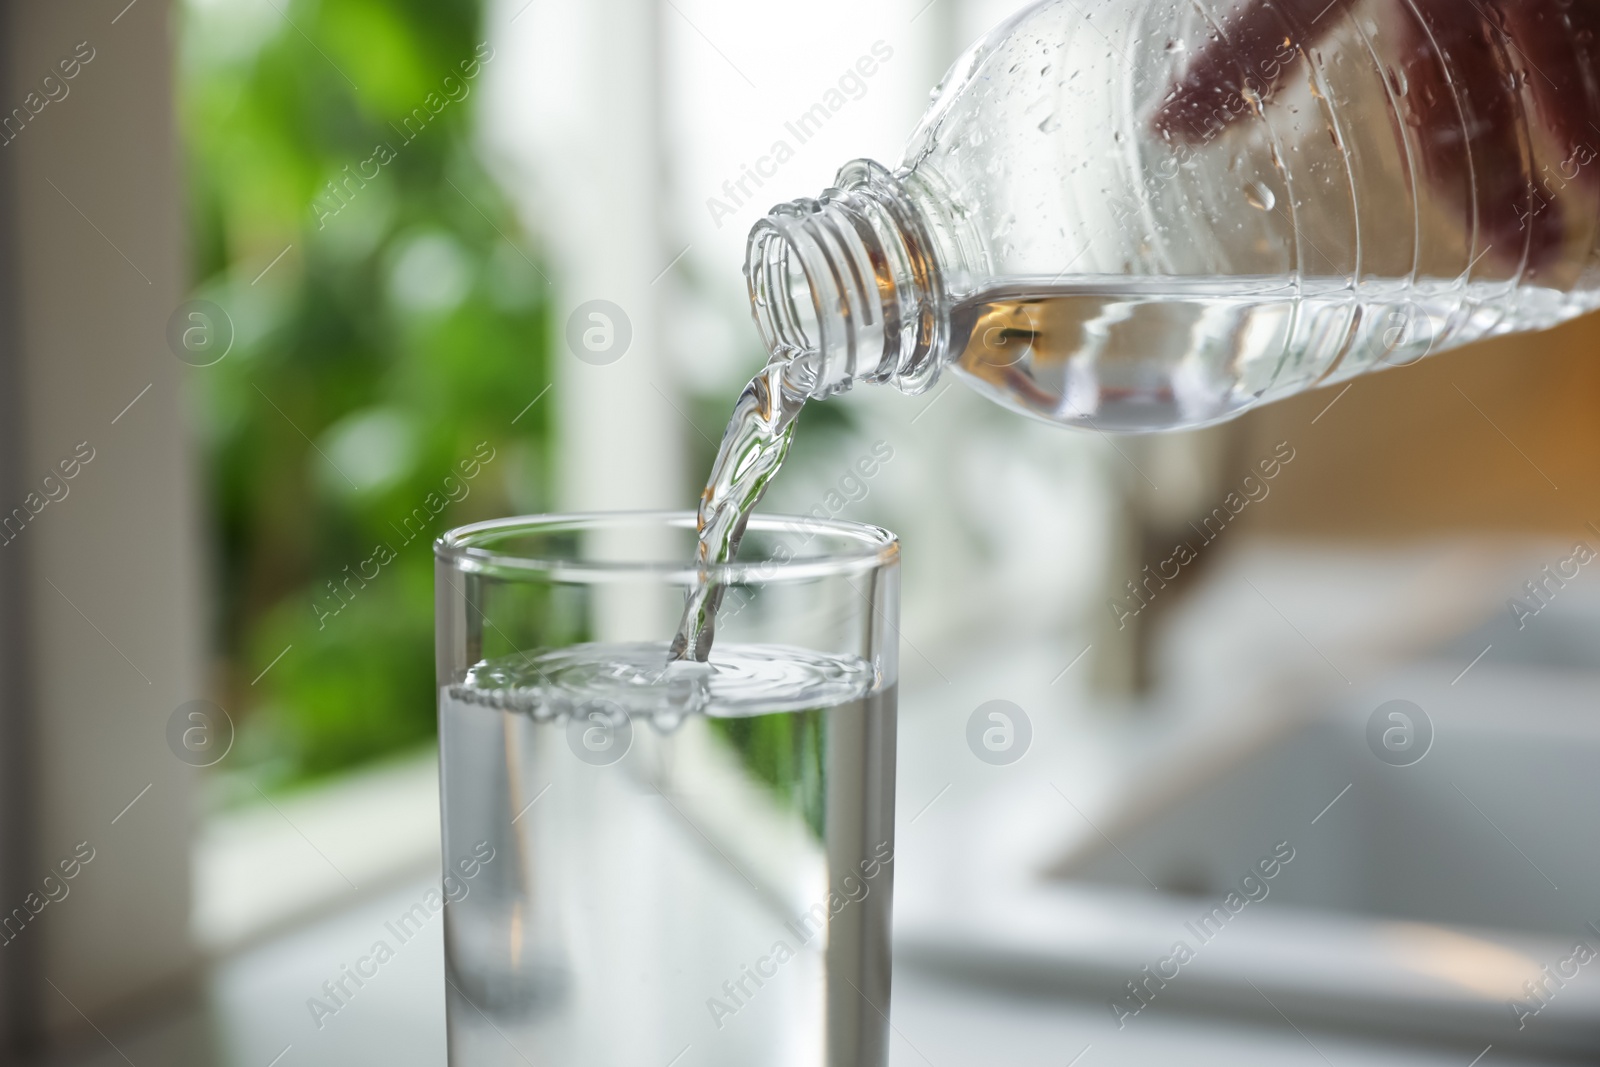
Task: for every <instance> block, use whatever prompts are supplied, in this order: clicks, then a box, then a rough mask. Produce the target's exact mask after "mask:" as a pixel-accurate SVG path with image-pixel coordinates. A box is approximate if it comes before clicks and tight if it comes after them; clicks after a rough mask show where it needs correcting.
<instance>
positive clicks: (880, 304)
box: [745, 160, 949, 398]
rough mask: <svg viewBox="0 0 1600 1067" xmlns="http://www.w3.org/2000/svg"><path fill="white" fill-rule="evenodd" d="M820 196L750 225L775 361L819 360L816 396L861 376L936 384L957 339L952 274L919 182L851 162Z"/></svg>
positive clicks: (813, 366)
mask: <svg viewBox="0 0 1600 1067" xmlns="http://www.w3.org/2000/svg"><path fill="white" fill-rule="evenodd" d="M835 181H836V187H835V188H832V189H829V190H827V191H826V192H824V193H823V195H822V198H821V199H820V200H796V201H794V202H793V203H790V204H782V205H780V206H778V207H776V208H774V209H773V210H772V213H771V214H769V215H768V216H767V217H766V218H764V219H762V220H761V221H760V222H758V223H756V225H755V228H754V229H753V230H752V231H751V232H750V243H749V249H748V254H747V256H746V259H745V280H746V281H747V282H748V284H749V287H750V302H751V307H752V309H753V312H754V315H755V320H756V326H757V327H758V328H759V329H760V331H761V338H762V340H763V341H764V342H766V345H767V350H768V351H769V352H770V353H772V355H773V356H774V357H778V358H788V359H791V360H794V361H795V362H797V363H803V364H807V365H808V366H807V367H806V370H807V371H808V373H806V374H804V375H803V377H804V379H805V386H804V388H805V389H806V390H807V391H808V393H809V395H810V396H811V397H812V398H820V397H824V396H829V395H831V394H834V393H842V392H844V391H846V390H848V389H849V388H850V387H851V386H852V385H854V384H855V383H857V382H874V383H882V382H887V383H891V384H893V385H894V386H895V387H896V388H898V389H900V390H901V391H902V392H905V393H919V392H922V391H923V390H925V389H927V388H928V387H929V386H930V385H931V384H932V383H933V381H934V378H935V377H936V376H937V374H938V370H939V366H940V364H941V363H942V362H943V361H944V358H945V354H946V351H947V349H948V347H949V344H948V342H949V315H948V311H949V308H948V306H947V303H948V302H947V299H946V295H945V286H944V277H945V275H944V272H943V270H942V269H941V265H940V262H939V255H938V252H937V250H936V248H935V246H934V241H933V228H932V227H931V226H930V224H929V216H928V213H927V212H926V211H925V210H924V208H923V206H922V205H921V204H919V200H920V199H923V198H921V197H918V196H916V195H914V191H913V190H912V188H911V187H910V185H909V183H908V182H906V181H903V180H902V179H901V178H897V177H896V176H895V175H893V174H891V173H890V172H889V171H888V170H887V169H886V168H884V167H883V166H882V165H880V164H878V163H874V162H872V161H870V160H857V161H856V162H854V163H850V164H847V165H846V166H845V167H844V168H843V169H842V170H841V171H840V172H839V175H838V177H837V178H836V179H835Z"/></svg>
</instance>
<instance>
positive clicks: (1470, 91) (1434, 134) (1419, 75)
mask: <svg viewBox="0 0 1600 1067" xmlns="http://www.w3.org/2000/svg"><path fill="white" fill-rule="evenodd" d="M1514 2H1519V3H1526V2H1528V0H1514ZM1412 10H1413V11H1414V12H1415V15H1416V18H1414V19H1407V25H1406V28H1405V30H1404V31H1403V32H1404V40H1405V43H1404V45H1403V48H1404V53H1405V54H1404V55H1403V57H1402V66H1403V68H1404V69H1406V70H1408V71H1411V72H1413V74H1414V77H1413V78H1412V86H1413V88H1412V91H1411V92H1409V93H1408V94H1407V95H1406V97H1405V100H1406V106H1405V110H1406V118H1407V122H1408V124H1409V125H1410V126H1411V127H1412V135H1413V138H1414V140H1415V143H1416V144H1417V145H1418V148H1419V150H1420V154H1421V156H1422V164H1423V170H1424V173H1425V174H1426V176H1427V178H1428V180H1429V183H1430V185H1431V186H1432V188H1433V191H1434V194H1435V197H1436V198H1437V199H1438V200H1440V201H1442V202H1443V203H1445V204H1446V205H1447V206H1449V207H1451V208H1453V209H1454V211H1456V212H1457V213H1458V214H1459V215H1460V217H1461V220H1462V224H1463V225H1464V226H1465V227H1466V228H1467V231H1468V233H1469V235H1471V237H1472V238H1473V247H1472V250H1471V253H1470V254H1471V255H1472V256H1473V257H1477V256H1478V255H1480V254H1481V253H1484V252H1492V254H1493V255H1494V257H1495V259H1496V260H1498V261H1499V262H1502V263H1513V264H1515V263H1519V262H1523V260H1524V256H1526V263H1527V266H1528V268H1529V269H1531V270H1537V269H1538V268H1539V267H1540V266H1542V265H1545V264H1547V263H1549V262H1550V261H1551V259H1552V258H1554V257H1555V256H1557V255H1558V254H1559V253H1560V250H1561V244H1562V236H1563V225H1562V221H1563V219H1562V216H1563V212H1562V210H1561V206H1560V205H1559V204H1556V203H1552V202H1547V201H1544V200H1542V199H1539V198H1536V197H1535V195H1534V189H1533V180H1532V174H1531V163H1532V161H1531V158H1530V152H1529V147H1528V143H1527V140H1526V132H1527V131H1526V126H1525V124H1524V122H1523V116H1522V114H1521V110H1520V108H1519V96H1518V94H1517V93H1516V92H1515V91H1514V90H1513V89H1512V88H1511V86H1513V85H1515V84H1516V70H1517V66H1518V64H1517V58H1516V57H1515V55H1514V54H1513V53H1512V51H1511V50H1510V48H1509V46H1508V44H1507V39H1508V34H1507V29H1506V27H1505V26H1504V25H1503V20H1504V13H1503V11H1501V10H1500V9H1498V8H1492V7H1484V6H1481V5H1480V4H1476V3H1475V4H1473V5H1471V6H1470V7H1469V8H1467V9H1466V10H1463V7H1462V4H1461V3H1460V0H1412Z"/></svg>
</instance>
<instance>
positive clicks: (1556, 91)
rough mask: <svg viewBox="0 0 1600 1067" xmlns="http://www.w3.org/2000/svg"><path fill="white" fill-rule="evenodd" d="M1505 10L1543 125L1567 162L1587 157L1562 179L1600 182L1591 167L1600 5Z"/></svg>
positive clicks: (1527, 1) (1598, 107)
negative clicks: (1554, 139)
mask: <svg viewBox="0 0 1600 1067" xmlns="http://www.w3.org/2000/svg"><path fill="white" fill-rule="evenodd" d="M1505 7H1506V11H1505V14H1506V23H1507V29H1508V30H1509V32H1510V35H1511V40H1512V42H1513V44H1514V45H1515V46H1516V48H1517V51H1518V52H1520V53H1521V56H1522V59H1523V61H1524V65H1525V67H1526V68H1527V78H1528V84H1529V85H1530V86H1531V88H1532V90H1533V96H1534V99H1535V101H1536V103H1537V117H1538V120H1539V124H1540V126H1541V127H1542V128H1543V129H1545V130H1548V131H1549V132H1550V133H1551V134H1552V135H1553V136H1554V137H1555V138H1556V143H1557V144H1558V145H1559V146H1560V150H1561V159H1562V161H1563V162H1564V163H1565V162H1567V161H1572V160H1576V159H1579V158H1583V157H1586V161H1585V162H1584V163H1583V164H1582V165H1581V166H1579V167H1575V168H1574V171H1575V172H1574V173H1571V174H1567V173H1563V175H1562V178H1563V179H1564V180H1566V181H1575V180H1581V181H1583V182H1585V183H1586V184H1588V185H1590V186H1593V185H1595V184H1597V183H1600V167H1592V166H1588V165H1587V163H1588V162H1592V161H1593V160H1594V158H1595V147H1594V146H1595V143H1596V139H1597V138H1600V130H1597V129H1596V128H1595V124H1596V123H1600V84H1597V79H1600V3H1593V2H1590V3H1570V4H1568V3H1560V2H1558V0H1523V2H1521V3H1512V4H1507V5H1505Z"/></svg>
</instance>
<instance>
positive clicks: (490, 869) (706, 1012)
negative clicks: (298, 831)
mask: <svg viewBox="0 0 1600 1067" xmlns="http://www.w3.org/2000/svg"><path fill="white" fill-rule="evenodd" d="M694 538H695V519H694V515H693V514H689V513H682V514H678V513H672V514H623V515H587V516H539V517H534V518H523V519H510V520H504V521H499V522H492V523H484V524H480V525H477V526H469V527H465V528H463V529H460V530H456V531H453V532H451V533H449V534H447V535H445V536H444V537H443V538H441V539H440V541H439V542H438V544H437V546H436V550H435V554H436V561H437V562H436V576H437V587H436V592H437V596H436V604H437V639H438V640H437V656H438V679H439V742H440V762H441V772H442V773H441V785H440V789H441V803H442V807H443V818H444V866H445V883H444V890H445V896H446V898H447V900H448V903H447V905H446V907H445V957H446V971H445V977H446V981H447V988H446V996H447V998H448V1013H449V1039H450V1063H451V1064H452V1065H454V1067H489V1065H499V1064H527V1063H538V1064H584V1065H586V1067H611V1065H615V1067H633V1065H638V1067H668V1065H669V1064H671V1065H673V1067H701V1065H704V1067H714V1065H719V1064H727V1065H738V1067H767V1065H779V1064H784V1065H790V1064H792V1065H794V1067H881V1065H883V1064H885V1063H886V1062H887V1058H888V1057H887V1052H888V1033H889V1026H888V1010H889V974H890V962H889V947H890V946H889V934H890V930H889V921H890V902H891V898H892V877H893V861H894V767H895V694H896V681H897V678H898V673H897V655H896V653H897V640H898V617H897V616H898V612H899V545H898V543H897V542H896V540H895V538H894V536H893V535H892V534H890V533H888V532H887V531H884V530H881V529H877V528H875V527H870V526H861V525H856V524H851V523H841V522H829V521H819V520H816V519H791V518H774V517H757V518H754V519H752V520H751V521H750V525H749V529H748V532H747V534H746V536H745V538H744V540H743V543H742V544H741V546H740V552H739V555H738V558H737V559H736V560H735V561H734V562H731V563H729V564H725V565H722V566H719V567H715V568H713V569H711V570H710V571H709V572H704V573H703V572H701V571H698V570H697V569H696V567H695V565H694V562H693V561H694V558H695V554H694V544H695V540H694ZM707 579H709V580H711V581H714V582H717V583H719V584H720V585H722V586H724V597H723V600H722V608H721V612H720V614H719V625H718V630H717V642H716V646H715V648H714V649H713V652H712V655H711V660H710V663H709V664H708V665H704V664H692V663H682V664H674V665H672V666H671V667H670V668H669V665H668V662H667V648H668V644H669V642H670V639H671V638H672V636H673V633H674V631H675V629H676V626H677V623H678V620H679V614H680V613H681V611H682V609H683V603H684V595H685V593H686V592H687V591H688V590H689V589H690V588H691V587H692V586H693V584H694V583H696V582H698V581H702V580H707Z"/></svg>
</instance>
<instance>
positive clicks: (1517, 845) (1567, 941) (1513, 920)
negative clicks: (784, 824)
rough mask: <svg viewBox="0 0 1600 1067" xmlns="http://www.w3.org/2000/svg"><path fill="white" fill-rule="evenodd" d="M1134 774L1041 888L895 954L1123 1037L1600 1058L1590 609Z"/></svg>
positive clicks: (1501, 631)
mask: <svg viewBox="0 0 1600 1067" xmlns="http://www.w3.org/2000/svg"><path fill="white" fill-rule="evenodd" d="M1469 663H1470V666H1469ZM1463 668H1466V669H1465V670H1464V669H1463ZM1397 702H1398V703H1397ZM1396 715H1398V716H1400V717H1399V718H1396V717H1395V716H1396ZM1374 719H1376V720H1377V721H1376V723H1374ZM1139 777H1140V785H1141V788H1140V789H1138V790H1130V793H1137V794H1138V797H1139V799H1137V800H1129V801H1127V802H1126V803H1124V804H1123V805H1122V806H1121V808H1120V809H1118V810H1116V811H1115V812H1114V813H1113V814H1112V815H1111V816H1109V817H1104V818H1098V819H1096V822H1095V833H1094V834H1093V835H1091V836H1089V837H1087V838H1086V839H1085V840H1083V841H1081V842H1080V843H1078V844H1077V845H1076V846H1074V847H1073V848H1071V849H1070V850H1068V851H1067V852H1066V854H1065V855H1060V856H1059V857H1058V858H1057V859H1055V860H1054V861H1052V862H1051V863H1049V864H1047V865H1045V867H1044V868H1043V869H1040V870H1037V871H1034V872H1031V876H1030V877H1027V878H1015V879H1009V880H1008V879H1003V878H1002V879H995V880H993V885H992V886H991V887H990V889H988V890H987V891H986V892H987V893H988V896H987V898H986V899H983V900H980V901H977V902H975V903H974V904H972V905H971V906H967V907H964V908H962V909H960V914H952V913H949V912H946V913H943V914H939V915H916V914H911V915H907V916H905V917H904V918H903V920H902V921H901V923H900V925H899V927H898V929H897V941H896V951H897V960H900V961H904V962H906V963H907V964H909V965H912V966H922V967H932V968H936V969H938V970H941V971H945V972H948V973H952V974H957V975H965V976H967V977H970V978H974V979H978V980H981V981H983V982H985V983H989V984H995V983H998V984H1001V985H1006V986H1013V987H1016V988H1018V989H1021V990H1032V991H1036V992H1040V993H1055V992H1066V993H1070V994H1072V995H1074V996H1080V997H1089V998H1093V999H1098V1000H1102V1001H1103V1002H1104V1003H1105V1006H1106V1011H1107V1013H1108V1018H1114V1019H1115V1020H1116V1023H1117V1025H1118V1026H1119V1027H1129V1026H1137V1025H1140V1023H1141V1022H1142V1021H1143V1020H1144V1019H1146V1018H1148V1015H1149V1014H1150V1013H1159V1012H1165V1011H1169V1010H1188V1011H1205V1012H1212V1013H1218V1012H1220V1013H1231V1014H1236V1015H1244V1016H1259V1017H1265V1018H1270V1019H1273V1020H1277V1021H1279V1023H1280V1024H1281V1022H1282V1021H1283V1020H1289V1021H1291V1022H1292V1023H1293V1024H1294V1025H1296V1026H1303V1027H1321V1028H1333V1029H1340V1030H1345V1029H1355V1028H1360V1029H1363V1030H1368V1031H1380V1032H1389V1033H1398V1034H1403V1035H1408V1036H1414V1037H1418V1038H1423V1039H1428V1040H1441V1039H1442V1040H1449V1041H1456V1042H1460V1043H1462V1044H1464V1045H1471V1046H1474V1047H1476V1048H1483V1047H1484V1046H1486V1045H1488V1044H1493V1045H1494V1046H1495V1047H1496V1048H1497V1049H1515V1048H1519V1047H1520V1048H1527V1049H1530V1050H1531V1049H1540V1050H1543V1051H1561V1052H1566V1053H1570V1054H1573V1055H1577V1056H1582V1057H1587V1058H1589V1059H1590V1060H1592V1059H1593V1057H1594V1056H1595V1054H1596V1053H1600V617H1595V616H1589V615H1584V614H1581V613H1576V612H1572V613H1568V614H1565V615H1562V614H1558V613H1557V612H1556V611H1555V608H1554V606H1552V608H1551V609H1549V610H1548V611H1547V612H1545V613H1541V615H1540V616H1539V617H1538V618H1535V619H1531V620H1527V626H1526V627H1524V628H1520V629H1519V628H1518V627H1517V625H1516V620H1515V619H1514V618H1513V617H1512V616H1511V613H1510V612H1509V611H1507V612H1504V613H1503V615H1501V616H1499V617H1497V618H1496V619H1495V620H1494V621H1493V622H1492V623H1490V624H1489V625H1488V626H1486V627H1483V628H1481V629H1479V630H1475V631H1473V632H1471V633H1468V634H1464V635H1462V636H1461V637H1460V638H1458V639H1456V640H1454V641H1452V642H1450V643H1449V644H1448V645H1447V646H1446V647H1444V648H1441V649H1439V650H1438V651H1437V652H1436V653H1435V654H1433V655H1431V656H1428V657H1425V658H1424V659H1423V660H1422V661H1420V662H1416V663H1413V664H1411V665H1408V666H1405V667H1403V668H1401V669H1398V670H1394V671H1392V672H1389V673H1387V674H1385V675H1384V676H1383V677H1382V680H1381V681H1380V682H1378V683H1376V684H1371V685H1366V684H1362V685H1356V686H1352V687H1351V690H1350V692H1349V694H1348V698H1345V699H1338V700H1335V701H1332V702H1330V703H1327V704H1326V705H1325V706H1321V707H1317V708H1313V709H1310V710H1309V711H1306V712H1303V713H1300V712H1297V713H1285V714H1284V715H1283V716H1281V717H1279V718H1277V719H1276V720H1275V721H1274V722H1273V723H1272V725H1271V726H1269V727H1266V728H1263V729H1262V730H1261V731H1259V732H1257V733H1256V734H1255V735H1254V736H1251V737H1249V738H1247V739H1245V740H1244V741H1242V742H1241V743H1239V744H1237V745H1235V746H1234V747H1233V748H1232V749H1231V750H1230V751H1227V752H1225V753H1222V754H1220V755H1219V754H1216V753H1212V754H1211V755H1209V756H1207V757H1205V758H1204V759H1203V760H1202V759H1200V758H1199V757H1195V758H1193V759H1182V758H1177V759H1169V760H1167V761H1166V762H1164V763H1163V764H1162V765H1159V766H1154V767H1151V768H1148V769H1147V770H1146V771H1145V772H1144V773H1142V774H1141V775H1140V776H1139Z"/></svg>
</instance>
